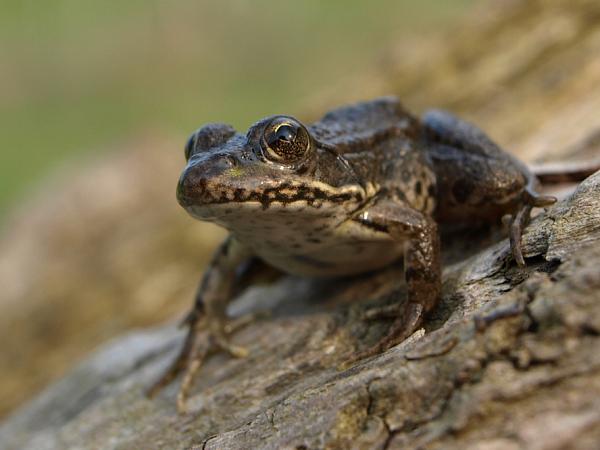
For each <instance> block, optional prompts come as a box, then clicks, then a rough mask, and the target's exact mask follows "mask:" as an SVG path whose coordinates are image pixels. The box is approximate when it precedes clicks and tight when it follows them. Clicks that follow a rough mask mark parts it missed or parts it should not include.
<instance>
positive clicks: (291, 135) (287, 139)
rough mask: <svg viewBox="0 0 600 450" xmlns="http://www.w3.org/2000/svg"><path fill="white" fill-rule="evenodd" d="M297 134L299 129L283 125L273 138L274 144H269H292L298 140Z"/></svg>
mask: <svg viewBox="0 0 600 450" xmlns="http://www.w3.org/2000/svg"><path fill="white" fill-rule="evenodd" d="M296 132H297V129H296V128H295V127H292V126H291V125H281V126H280V127H279V128H277V131H276V132H275V135H274V136H273V138H272V140H273V141H274V142H269V144H276V143H277V141H283V142H282V144H285V143H292V142H294V139H296Z"/></svg>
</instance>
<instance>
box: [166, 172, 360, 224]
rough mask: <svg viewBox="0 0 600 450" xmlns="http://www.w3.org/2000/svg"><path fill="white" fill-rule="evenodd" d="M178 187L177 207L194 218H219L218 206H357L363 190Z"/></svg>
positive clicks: (275, 185)
mask: <svg viewBox="0 0 600 450" xmlns="http://www.w3.org/2000/svg"><path fill="white" fill-rule="evenodd" d="M181 186H182V185H181V183H180V186H179V188H178V191H177V199H178V201H179V204H180V205H181V206H183V207H184V208H185V209H186V210H187V211H188V212H190V213H191V214H192V215H193V216H196V217H198V218H203V219H207V218H209V217H210V216H215V215H218V212H219V210H220V207H223V208H232V207H250V208H251V209H253V210H263V211H266V210H269V209H288V210H294V209H297V208H298V207H302V208H311V209H315V210H320V209H328V207H331V206H333V207H335V206H339V205H345V206H346V207H348V206H352V205H355V206H356V205H360V204H362V203H363V202H364V199H365V191H364V189H362V188H361V187H360V186H355V185H348V186H344V187H340V188H335V187H332V186H329V185H327V184H325V183H320V182H313V183H311V184H310V185H309V184H307V183H305V182H297V183H294V182H289V181H285V182H271V183H266V182H263V185H261V186H260V187H258V188H243V187H235V186H224V185H220V184H218V183H214V182H212V181H211V182H208V181H207V180H199V182H198V184H197V185H196V186H195V187H194V189H193V192H190V191H189V189H187V190H186V189H183V188H182V187H181Z"/></svg>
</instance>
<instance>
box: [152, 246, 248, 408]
mask: <svg viewBox="0 0 600 450" xmlns="http://www.w3.org/2000/svg"><path fill="white" fill-rule="evenodd" d="M251 257H252V254H251V252H250V251H249V250H248V249H247V248H246V247H245V246H243V245H242V244H240V243H239V242H238V241H237V240H236V239H234V238H231V237H230V238H228V239H227V240H226V241H225V242H224V243H223V244H222V245H221V246H220V247H219V249H218V250H217V251H216V253H215V255H214V257H213V260H212V262H211V264H210V266H209V268H208V270H207V271H206V272H205V274H204V277H203V278H202V282H201V283H200V287H199V289H198V293H197V295H196V301H195V303H194V306H193V308H192V310H191V311H190V313H189V314H188V315H187V317H186V319H185V321H184V324H185V325H187V326H188V327H189V328H188V333H187V336H186V338H185V341H184V343H183V345H182V347H181V350H180V352H179V354H178V356H177V357H176V358H175V360H174V361H173V363H172V364H171V366H170V367H169V368H168V369H167V371H166V372H165V373H164V374H163V375H162V376H161V377H160V379H159V380H158V381H156V383H155V384H154V385H153V386H152V387H151V388H150V389H149V391H148V395H149V396H153V395H155V394H156V393H157V392H158V391H159V390H160V389H162V388H163V387H164V386H166V385H167V384H169V383H170V382H171V381H172V380H173V379H175V378H176V377H177V376H178V375H179V374H180V373H181V372H184V376H183V380H182V383H181V387H180V389H179V393H178V395H177V407H178V410H179V411H180V412H183V411H185V404H186V398H187V394H188V391H189V389H190V387H191V386H192V382H193V379H194V375H195V374H196V373H197V371H198V370H199V369H200V366H201V365H202V362H203V360H204V359H205V358H206V356H208V354H209V353H211V352H214V351H217V350H222V351H225V352H227V353H229V354H230V355H232V356H235V357H243V356H246V354H247V351H246V349H244V348H242V347H238V346H235V345H233V344H231V343H230V341H229V337H228V335H229V334H230V333H231V332H232V331H234V328H235V327H236V325H240V321H239V320H238V321H237V322H236V321H228V320H227V315H226V308H227V305H228V303H229V301H230V300H231V298H232V296H233V292H234V287H235V281H236V271H237V269H238V267H240V265H242V264H243V263H244V262H246V261H248V260H249V259H250V258H251ZM243 321H244V319H242V322H243Z"/></svg>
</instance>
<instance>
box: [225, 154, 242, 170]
mask: <svg viewBox="0 0 600 450" xmlns="http://www.w3.org/2000/svg"><path fill="white" fill-rule="evenodd" d="M221 161H222V163H223V164H224V165H225V166H227V167H228V168H233V167H235V166H237V164H238V162H237V159H235V158H234V157H233V156H229V155H225V156H223V157H222V159H221Z"/></svg>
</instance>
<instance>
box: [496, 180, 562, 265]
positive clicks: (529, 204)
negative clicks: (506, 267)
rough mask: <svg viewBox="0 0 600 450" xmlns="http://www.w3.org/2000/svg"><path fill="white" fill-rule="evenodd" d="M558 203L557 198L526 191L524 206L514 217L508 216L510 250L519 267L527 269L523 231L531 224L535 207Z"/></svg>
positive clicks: (530, 190) (529, 190) (531, 190)
mask: <svg viewBox="0 0 600 450" xmlns="http://www.w3.org/2000/svg"><path fill="white" fill-rule="evenodd" d="M554 203H556V197H553V196H550V195H541V194H538V193H537V192H535V191H534V190H533V189H530V188H528V189H526V190H525V191H524V193H523V205H522V206H521V208H520V209H519V210H518V211H517V213H516V214H515V215H514V216H508V217H507V222H508V223H509V239H510V249H511V252H512V255H513V258H514V260H515V261H516V263H517V265H518V266H519V267H525V258H524V257H523V243H522V237H523V231H524V229H525V227H526V226H527V224H528V223H529V218H530V216H531V210H532V209H533V208H534V207H537V208H541V207H544V206H550V205H553V204H554Z"/></svg>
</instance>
